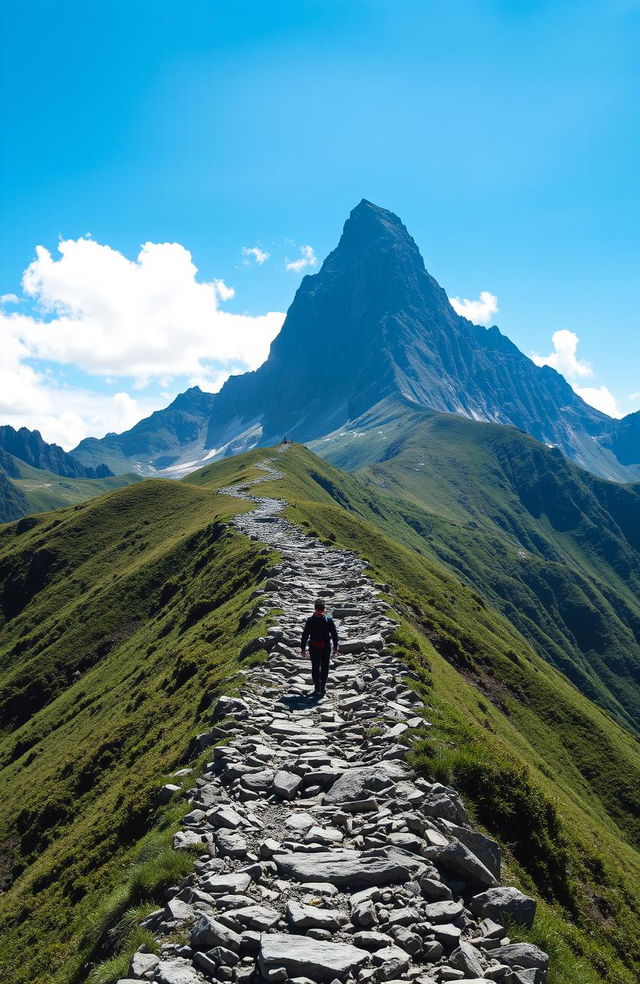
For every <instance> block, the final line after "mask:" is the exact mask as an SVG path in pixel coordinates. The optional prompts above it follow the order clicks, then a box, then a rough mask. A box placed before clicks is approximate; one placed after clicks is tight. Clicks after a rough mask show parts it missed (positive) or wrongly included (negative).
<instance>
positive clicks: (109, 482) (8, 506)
mask: <svg viewBox="0 0 640 984" xmlns="http://www.w3.org/2000/svg"><path fill="white" fill-rule="evenodd" d="M6 458H8V459H9V460H10V461H11V462H12V475H11V477H7V476H5V475H4V474H3V473H2V470H1V468H0V522H5V521H9V520H13V519H18V518H19V517H20V516H23V515H27V514H28V513H37V512H45V511H46V510H48V509H57V508H58V507H60V506H71V505H76V503H79V502H86V500H87V499H92V498H94V496H98V495H103V494H104V493H105V492H110V491H112V490H113V489H120V488H122V487H123V486H125V485H132V484H134V483H135V482H139V481H141V479H140V476H139V475H134V474H131V473H127V474H124V475H112V476H110V477H109V478H65V477H64V476H62V475H56V474H54V472H49V471H45V470H44V469H42V468H34V467H33V466H32V465H28V464H27V463H26V462H24V461H21V460H20V459H19V458H15V457H14V456H13V455H6ZM13 473H15V474H13Z"/></svg>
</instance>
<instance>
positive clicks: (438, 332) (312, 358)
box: [74, 200, 640, 481]
mask: <svg viewBox="0 0 640 984" xmlns="http://www.w3.org/2000/svg"><path fill="white" fill-rule="evenodd" d="M389 398H392V399H394V398H395V399H401V400H404V401H406V402H408V403H409V404H410V405H413V406H422V407H428V408H430V409H434V410H439V411H444V412H447V413H455V414H463V415H465V416H467V417H470V418H472V419H475V420H484V421H491V422H494V423H501V424H511V425H513V426H515V427H517V428H519V429H520V430H522V431H525V432H526V433H527V434H530V435H531V436H533V437H535V438H536V439H537V440H539V441H541V442H543V443H545V444H549V445H553V446H557V447H558V448H559V449H560V450H561V451H562V453H563V454H565V455H567V456H568V457H569V458H571V459H572V460H574V461H576V462H577V463H578V464H580V465H582V466H583V467H585V468H588V469H589V470H590V471H593V472H594V473H596V474H599V475H602V476H604V477H606V478H611V479H617V480H621V481H625V480H626V481H629V480H632V479H633V478H636V477H638V478H640V414H632V415H630V416H629V417H627V418H625V419H624V420H623V421H620V422H618V421H613V420H611V418H610V417H607V416H606V415H605V414H603V413H601V412H600V411H598V410H595V409H594V408H593V407H591V406H589V405H588V404H586V403H585V402H584V401H583V400H582V399H581V398H580V397H579V396H578V395H577V394H576V393H575V392H574V391H573V389H572V388H571V387H570V386H569V385H568V383H567V382H566V381H565V380H564V378H563V377H562V376H561V375H559V373H557V372H556V371H555V370H554V369H551V368H550V367H548V366H543V367H539V366H536V365H535V364H534V363H533V362H532V361H531V360H530V359H529V358H528V357H527V356H525V355H524V354H523V353H522V352H520V351H519V350H518V348H517V347H516V346H515V345H514V344H513V343H512V342H511V341H510V340H509V339H508V338H506V337H505V336H504V335H503V334H502V333H501V332H500V331H499V330H498V328H496V327H495V326H494V327H492V328H489V329H488V330H487V329H485V328H482V327H480V326H478V325H474V324H472V323H471V322H470V321H467V319H466V318H463V317H460V316H459V315H458V314H457V313H456V312H455V311H454V309H453V308H452V306H451V304H450V303H449V300H448V298H447V295H446V293H445V291H444V290H443V289H442V288H441V287H440V286H439V285H438V283H437V282H436V281H435V280H434V278H433V277H432V276H431V275H430V274H429V273H428V272H427V270H426V269H425V266H424V262H423V260H422V257H421V255H420V252H419V250H418V247H417V246H416V244H415V242H414V241H413V239H412V238H411V236H410V235H409V233H408V232H407V230H406V228H405V226H404V225H403V224H402V222H401V221H400V219H399V218H398V217H397V216H396V215H394V214H393V213H392V212H389V211H387V210H385V209H382V208H379V207H378V206H376V205H373V204H372V203H371V202H368V201H364V200H363V201H362V202H360V204H359V205H358V206H357V207H356V208H354V209H353V211H352V212H351V215H350V216H349V219H348V220H347V222H346V224H345V226H344V231H343V233H342V237H341V239H340V242H339V244H338V246H337V247H336V249H334V250H333V252H332V253H330V254H329V256H328V257H327V258H326V260H325V261H324V263H323V265H322V268H321V270H320V271H319V272H318V273H317V274H314V275H312V276H307V277H305V278H304V279H303V281H302V283H301V285H300V287H299V289H298V291H297V293H296V295H295V298H294V300H293V303H292V304H291V307H290V308H289V311H288V313H287V317H286V320H285V323H284V325H283V327H282V330H281V332H280V334H279V335H278V336H277V338H276V339H275V340H274V342H273V343H272V345H271V350H270V353H269V358H268V359H267V361H266V362H265V363H264V365H262V366H261V367H260V368H259V369H257V370H256V371H255V372H249V373H245V374H244V375H241V376H233V377H231V378H230V379H228V380H227V382H226V383H225V385H224V386H223V387H222V389H221V390H220V392H219V393H217V394H213V395H211V394H203V393H202V392H201V391H200V390H198V389H197V388H194V389H192V390H189V391H187V392H186V393H184V394H181V396H179V397H178V398H177V399H176V400H175V401H174V403H173V404H171V406H170V407H168V408H167V409H166V410H162V411H159V412H157V413H155V414H153V415H152V416H151V417H150V418H147V419H146V420H144V421H141V422H140V423H139V424H137V425H136V426H135V427H134V428H132V429H131V431H128V432H126V433H125V434H122V435H109V436H108V437H106V438H104V439H103V440H101V441H97V440H94V439H91V440H87V441H83V442H81V444H80V445H79V446H78V447H77V448H76V449H75V451H74V454H75V455H76V456H77V457H78V458H79V459H80V460H81V461H84V462H85V463H86V464H88V465H93V464H95V462H96V461H97V460H98V458H100V457H102V458H103V459H104V460H106V461H107V462H108V463H109V464H110V466H111V467H112V468H114V470H117V471H128V470H130V469H131V468H132V467H135V468H136V469H137V470H139V471H141V472H143V473H147V474H149V473H152V472H153V471H162V470H165V469H172V468H173V469H175V470H176V473H177V472H178V471H179V470H182V471H188V470H189V469H193V468H194V467H195V466H196V464H197V463H198V462H200V463H204V461H206V460H209V459H211V458H214V457H219V456H223V455H226V454H231V453H236V452H238V451H242V450H246V449H248V448H251V447H256V446H261V445H265V444H271V443H273V442H274V441H277V440H280V439H281V438H282V436H283V435H288V436H290V437H292V438H293V439H294V440H299V441H309V440H313V439H315V438H319V437H321V436H322V435H326V434H329V433H331V432H333V431H336V430H339V429H340V428H342V427H343V426H345V425H347V424H350V425H351V426H353V427H358V428H359V429H366V427H367V422H366V419H367V414H368V412H369V411H370V410H371V409H372V408H373V407H374V406H376V405H377V404H378V403H379V402H380V401H381V400H385V399H389Z"/></svg>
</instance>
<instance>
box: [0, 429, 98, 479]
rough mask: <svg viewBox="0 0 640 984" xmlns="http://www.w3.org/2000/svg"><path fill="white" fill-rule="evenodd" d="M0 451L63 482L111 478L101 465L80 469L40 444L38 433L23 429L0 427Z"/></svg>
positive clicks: (73, 461)
mask: <svg viewBox="0 0 640 984" xmlns="http://www.w3.org/2000/svg"><path fill="white" fill-rule="evenodd" d="M0 449H1V450H2V451H5V452H6V453H7V454H10V455H12V456H13V457H14V458H19V459H20V460H21V461H24V462H26V464H28V465H32V466H33V467H34V468H40V469H42V470H43V471H48V472H53V473H54V474H55V475H62V476H64V477H65V478H109V477H110V476H111V475H113V472H112V471H111V469H109V468H108V467H107V466H106V465H105V464H103V463H99V464H98V465H96V466H95V467H91V466H87V465H83V464H82V462H81V461H78V459H77V458H74V456H73V455H72V454H68V453H67V452H66V451H64V450H63V449H62V448H61V447H60V446H59V445H58V444H48V443H47V442H46V441H44V440H43V438H42V435H41V433H40V431H37V430H34V431H31V430H29V429H28V428H27V427H20V429H19V430H16V429H15V428H14V427H10V426H9V425H7V424H5V425H4V426H2V427H0ZM1 464H2V462H1V461H0V466H1Z"/></svg>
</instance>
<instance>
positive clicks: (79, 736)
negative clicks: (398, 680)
mask: <svg viewBox="0 0 640 984" xmlns="http://www.w3.org/2000/svg"><path fill="white" fill-rule="evenodd" d="M263 455H264V452H263V451H253V452H250V453H249V454H246V455H242V456H238V457H236V458H231V459H225V460H224V461H221V462H217V463H215V464H213V465H211V466H210V467H207V468H205V469H203V470H202V471H200V472H199V473H196V474H194V475H193V476H191V477H190V478H189V480H188V481H186V482H181V483H172V482H160V481H149V482H143V483H140V484H138V485H134V486H131V487H129V488H125V489H121V490H118V491H115V492H112V493H109V494H108V495H105V496H103V497H101V498H99V499H94V500H92V501H91V502H88V503H86V504H84V505H80V506H75V507H72V508H67V509H63V510H58V511H57V512H54V513H49V514H46V515H42V516H35V517H29V518H28V519H23V520H20V521H19V522H18V523H14V524H11V525H9V526H5V527H3V528H2V530H0V605H1V607H0V613H1V614H0V708H1V712H0V720H2V722H3V732H2V735H1V738H0V762H1V764H2V774H1V776H0V782H1V783H2V789H3V797H2V804H1V805H0V827H1V829H2V830H3V831H4V832H5V833H4V835H3V836H4V844H3V851H2V854H3V857H4V858H6V861H5V867H4V871H3V877H4V883H5V888H6V891H5V893H4V895H3V896H2V898H1V899H0V940H1V942H0V961H2V963H3V965H4V973H5V976H6V977H7V978H8V979H9V980H11V981H12V982H15V984H22V982H24V984H26V982H27V981H28V982H31V984H32V982H36V984H39V982H41V984H45V982H47V984H53V982H71V981H80V980H82V979H84V978H85V977H86V973H87V971H88V969H89V968H88V967H87V966H85V964H86V961H88V960H100V959H105V958H107V957H108V956H109V954H110V952H113V951H114V950H118V949H119V948H120V947H121V946H125V948H126V947H127V946H131V945H139V943H140V942H142V941H143V940H141V939H140V937H139V936H136V932H135V931H134V930H133V929H132V926H133V925H134V924H135V921H136V920H135V915H134V916H131V915H129V916H126V917H125V916H124V914H125V913H126V912H127V910H128V909H129V908H131V907H136V914H137V915H138V916H139V914H140V911H141V910H140V908H139V907H140V906H144V905H145V904H149V905H152V904H153V900H154V899H156V900H157V899H159V898H161V897H162V896H161V892H162V888H163V886H165V885H168V884H171V883H172V882H173V881H174V880H175V879H176V878H177V877H178V876H179V875H180V874H181V873H184V871H185V870H186V868H187V865H188V858H187V859H185V856H184V855H183V854H180V853H178V854H176V853H172V852H170V851H169V850H168V848H167V845H168V842H169V838H170V833H171V831H172V830H173V829H175V826H176V825H177V820H178V817H179V816H180V815H181V814H182V813H183V812H184V805H183V804H181V803H180V802H176V803H170V804H169V805H168V806H167V807H160V806H159V804H158V798H157V790H158V788H159V787H160V785H161V784H162V783H163V782H164V781H166V780H167V779H168V778H169V777H170V776H172V774H173V773H174V772H175V771H176V770H177V769H179V768H180V767H181V766H184V765H186V764H187V763H188V762H189V761H190V758H191V756H192V755H193V754H195V746H194V745H193V743H192V739H193V736H194V735H195V734H196V733H197V732H198V731H201V730H203V729H204V727H205V725H206V722H207V720H208V716H209V713H208V709H209V706H210V704H211V701H212V700H213V698H214V696H215V694H216V693H218V692H219V690H220V688H221V687H224V688H225V689H227V688H228V687H229V686H240V680H239V679H236V681H235V683H234V682H233V677H234V674H236V672H237V669H238V656H239V654H240V653H241V652H242V649H243V647H244V645H245V644H246V643H247V642H249V641H250V640H252V639H254V638H255V637H256V635H259V634H260V632H261V629H262V628H263V626H264V622H263V621H261V620H260V611H259V609H258V610H255V605H256V604H257V602H256V600H255V598H253V599H252V595H253V594H254V591H255V589H256V587H257V586H259V584H260V583H262V582H263V581H264V580H265V579H266V577H267V576H268V570H269V564H270V560H269V557H268V555H267V554H266V553H265V551H264V550H263V549H262V548H261V547H260V545H259V544H258V543H255V542H251V541H248V540H246V539H244V538H243V537H240V536H239V535H237V534H234V533H232V532H231V531H230V530H229V529H228V528H226V527H225V526H224V519H225V518H226V517H228V516H230V515H231V513H232V512H234V511H235V510H238V509H239V508H242V504H241V503H239V502H238V501H237V500H232V499H230V498H229V497H227V496H222V495H219V494H218V492H217V490H218V489H220V488H221V487H223V486H224V485H226V484H228V483H230V482H235V481H239V480H241V479H242V478H243V477H247V478H249V477H254V476H259V475H260V472H258V471H256V470H255V467H254V466H255V464H256V462H257V461H259V460H260V459H261V458H262V457H263ZM283 468H284V470H285V472H286V477H285V479H284V480H282V481H280V482H278V483H273V484H272V485H271V487H270V490H269V491H270V492H276V493H279V494H280V495H282V496H283V497H285V498H286V499H287V500H288V501H289V502H290V507H289V514H290V516H291V518H292V519H294V520H295V521H297V522H300V523H302V524H304V525H305V528H307V529H310V530H313V531H315V532H317V533H318V534H319V535H320V536H322V537H324V538H326V539H327V541H330V542H334V543H337V544H341V545H344V546H347V547H351V548H353V549H355V550H356V551H357V552H359V553H360V554H361V555H362V556H363V557H364V558H365V559H366V560H367V561H368V563H369V565H370V568H371V572H372V574H373V575H374V577H375V578H376V580H379V581H381V582H383V583H386V584H388V586H389V588H388V598H389V600H390V602H391V603H392V605H393V606H394V608H395V610H396V611H397V613H398V615H399V616H400V619H401V622H402V628H401V630H400V631H399V633H398V637H397V640H396V645H397V646H398V647H399V651H401V652H403V653H406V655H407V658H408V659H409V660H411V661H413V662H414V663H415V665H417V666H419V667H421V675H422V678H423V679H424V680H425V686H426V688H427V689H426V694H427V696H428V701H429V703H430V704H431V708H432V712H430V716H431V718H432V720H433V723H434V727H433V729H432V732H430V735H431V736H432V737H430V738H429V741H428V742H426V744H425V746H424V748H423V749H422V751H421V753H420V755H419V758H418V761H419V764H420V768H422V769H423V770H425V772H427V773H428V774H430V775H437V776H439V777H441V778H446V777H447V776H452V777H455V779H456V783H457V785H458V786H460V787H462V788H464V790H465V792H466V794H467V796H468V798H469V800H470V802H471V803H474V804H475V810H476V811H477V816H478V819H479V821H480V822H481V823H482V824H483V825H484V826H485V827H486V828H487V829H489V830H490V831H492V832H493V833H494V834H495V835H496V836H498V837H499V838H500V839H501V841H502V842H503V844H504V845H505V850H506V855H507V863H508V868H509V875H510V876H511V875H513V878H514V879H516V880H517V881H518V882H519V883H520V884H521V885H522V886H523V887H524V888H526V889H528V890H532V891H535V892H536V894H538V895H539V896H541V897H542V898H543V899H546V900H547V901H546V903H545V904H544V905H543V906H542V910H543V913H542V917H541V919H540V920H539V922H538V924H537V928H535V927H534V931H535V932H536V933H537V934H539V938H540V939H541V940H542V942H543V943H544V946H545V948H547V949H550V950H551V951H552V954H553V970H552V973H553V975H555V976H552V978H551V980H552V982H555V984H558V982H563V984H578V981H580V982H581V984H584V982H587V984H590V982H595V981H598V980H605V979H606V980H608V981H612V982H615V984H622V982H625V984H626V982H628V984H631V982H632V981H633V980H634V975H635V974H636V972H637V970H638V968H639V967H640V951H639V950H638V944H637V940H638V938H640V935H639V934H640V899H639V898H638V891H637V886H638V884H640V861H639V856H638V852H637V846H638V842H639V840H640V829H639V828H638V816H640V801H639V799H638V796H639V794H638V790H639V789H640V753H639V750H638V746H637V742H636V741H635V740H634V739H633V738H632V737H631V736H630V735H629V734H628V733H627V732H625V731H624V730H623V729H621V728H620V727H619V726H618V725H616V724H615V723H614V722H613V721H612V720H611V719H610V718H609V717H608V716H607V715H606V714H605V713H603V712H602V711H601V710H600V709H598V708H597V707H596V706H594V705H593V704H592V703H591V702H590V701H588V700H587V699H586V698H584V697H583V696H581V695H580V694H579V693H578V691H577V690H576V689H575V688H574V687H573V686H572V685H571V684H570V683H568V682H567V680H566V679H565V678H564V677H563V676H562V674H560V673H559V672H558V671H557V670H556V669H554V668H553V667H551V666H550V665H549V664H548V663H547V662H546V661H545V660H544V659H542V658H541V657H540V656H539V655H538V654H537V653H536V652H535V651H534V650H533V649H532V647H531V646H530V645H529V644H528V643H527V642H526V640H525V639H524V638H523V636H522V635H521V634H520V633H519V632H518V631H517V629H515V628H514V627H513V626H512V625H511V624H510V623H509V622H508V621H507V620H506V619H505V618H504V617H502V616H501V615H500V614H498V612H497V611H496V610H495V609H493V608H492V607H491V606H490V605H489V604H488V603H487V602H486V601H485V600H484V599H483V597H481V595H480V594H479V593H478V592H477V591H475V590H473V589H471V588H469V587H467V586H465V585H464V584H463V583H462V582H461V581H460V580H459V579H458V577H457V576H456V575H455V574H453V573H451V572H450V571H448V570H447V569H446V568H445V567H444V566H443V565H442V564H441V562H439V561H437V560H435V559H432V558H430V557H427V556H421V555H420V554H419V553H418V551H417V549H411V548H409V547H408V546H403V545H402V544H401V543H400V542H399V539H400V533H401V531H403V530H405V529H408V526H407V523H406V520H405V519H404V516H403V512H402V509H401V507H400V505H399V504H398V503H396V502H394V501H393V500H392V499H391V498H390V497H388V496H387V495H386V494H384V493H380V492H378V491H377V490H375V489H373V488H370V487H368V486H367V485H366V484H365V483H364V482H362V481H360V480H358V479H356V478H354V477H351V476H349V475H346V474H344V473H343V472H341V471H339V470H338V469H336V468H333V467H331V466H330V465H329V464H327V462H325V461H323V460H322V459H320V458H318V457H317V456H315V455H313V454H311V453H310V452H308V451H306V450H305V449H303V448H298V447H296V448H294V449H293V450H292V451H291V453H290V454H288V455H285V456H283ZM414 532H415V531H414ZM418 546H419V544H418ZM258 604H259V602H258ZM251 612H253V614H250V613H251ZM256 658H259V654H257V656H256ZM245 665H246V664H245ZM190 746H191V751H189V747H190ZM176 782H178V783H180V782H185V783H189V778H188V777H186V778H184V779H182V778H177V779H176ZM114 926H117V932H116V933H115V934H109V933H108V932H107V930H109V929H110V928H113V927H114ZM134 937H135V938H134ZM83 968H84V969H83ZM104 973H106V971H104ZM100 974H103V971H99V972H98V971H96V974H95V975H94V978H93V979H94V980H95V981H96V982H97V981H106V980H109V979H113V978H108V977H105V976H104V975H103V976H99V975H100ZM96 975H98V976H96Z"/></svg>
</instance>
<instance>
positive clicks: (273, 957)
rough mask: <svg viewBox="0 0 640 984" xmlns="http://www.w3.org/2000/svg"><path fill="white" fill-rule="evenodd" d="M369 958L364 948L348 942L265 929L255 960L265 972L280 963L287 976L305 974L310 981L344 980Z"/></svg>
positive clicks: (303, 975) (302, 975)
mask: <svg viewBox="0 0 640 984" xmlns="http://www.w3.org/2000/svg"><path fill="white" fill-rule="evenodd" d="M368 959H369V954H368V953H367V951H366V950H361V949H359V948H358V947H355V946H352V945H351V944H350V943H326V942H324V941H321V940H310V939H308V938H307V937H304V936H292V935H289V934H288V933H273V934H269V933H265V934H264V936H263V937H262V942H261V947H260V955H259V957H258V963H259V966H260V970H261V972H262V973H263V974H264V975H265V976H267V975H268V972H269V969H270V968H272V967H284V968H286V970H287V973H288V975H289V977H309V978H310V979H311V980H312V981H321V982H325V981H326V982H331V981H333V980H335V979H336V978H337V979H338V980H344V979H345V978H346V977H347V976H348V975H349V973H350V972H351V971H355V970H357V968H358V967H360V966H362V964H364V963H365V962H366V961H367V960H368Z"/></svg>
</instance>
